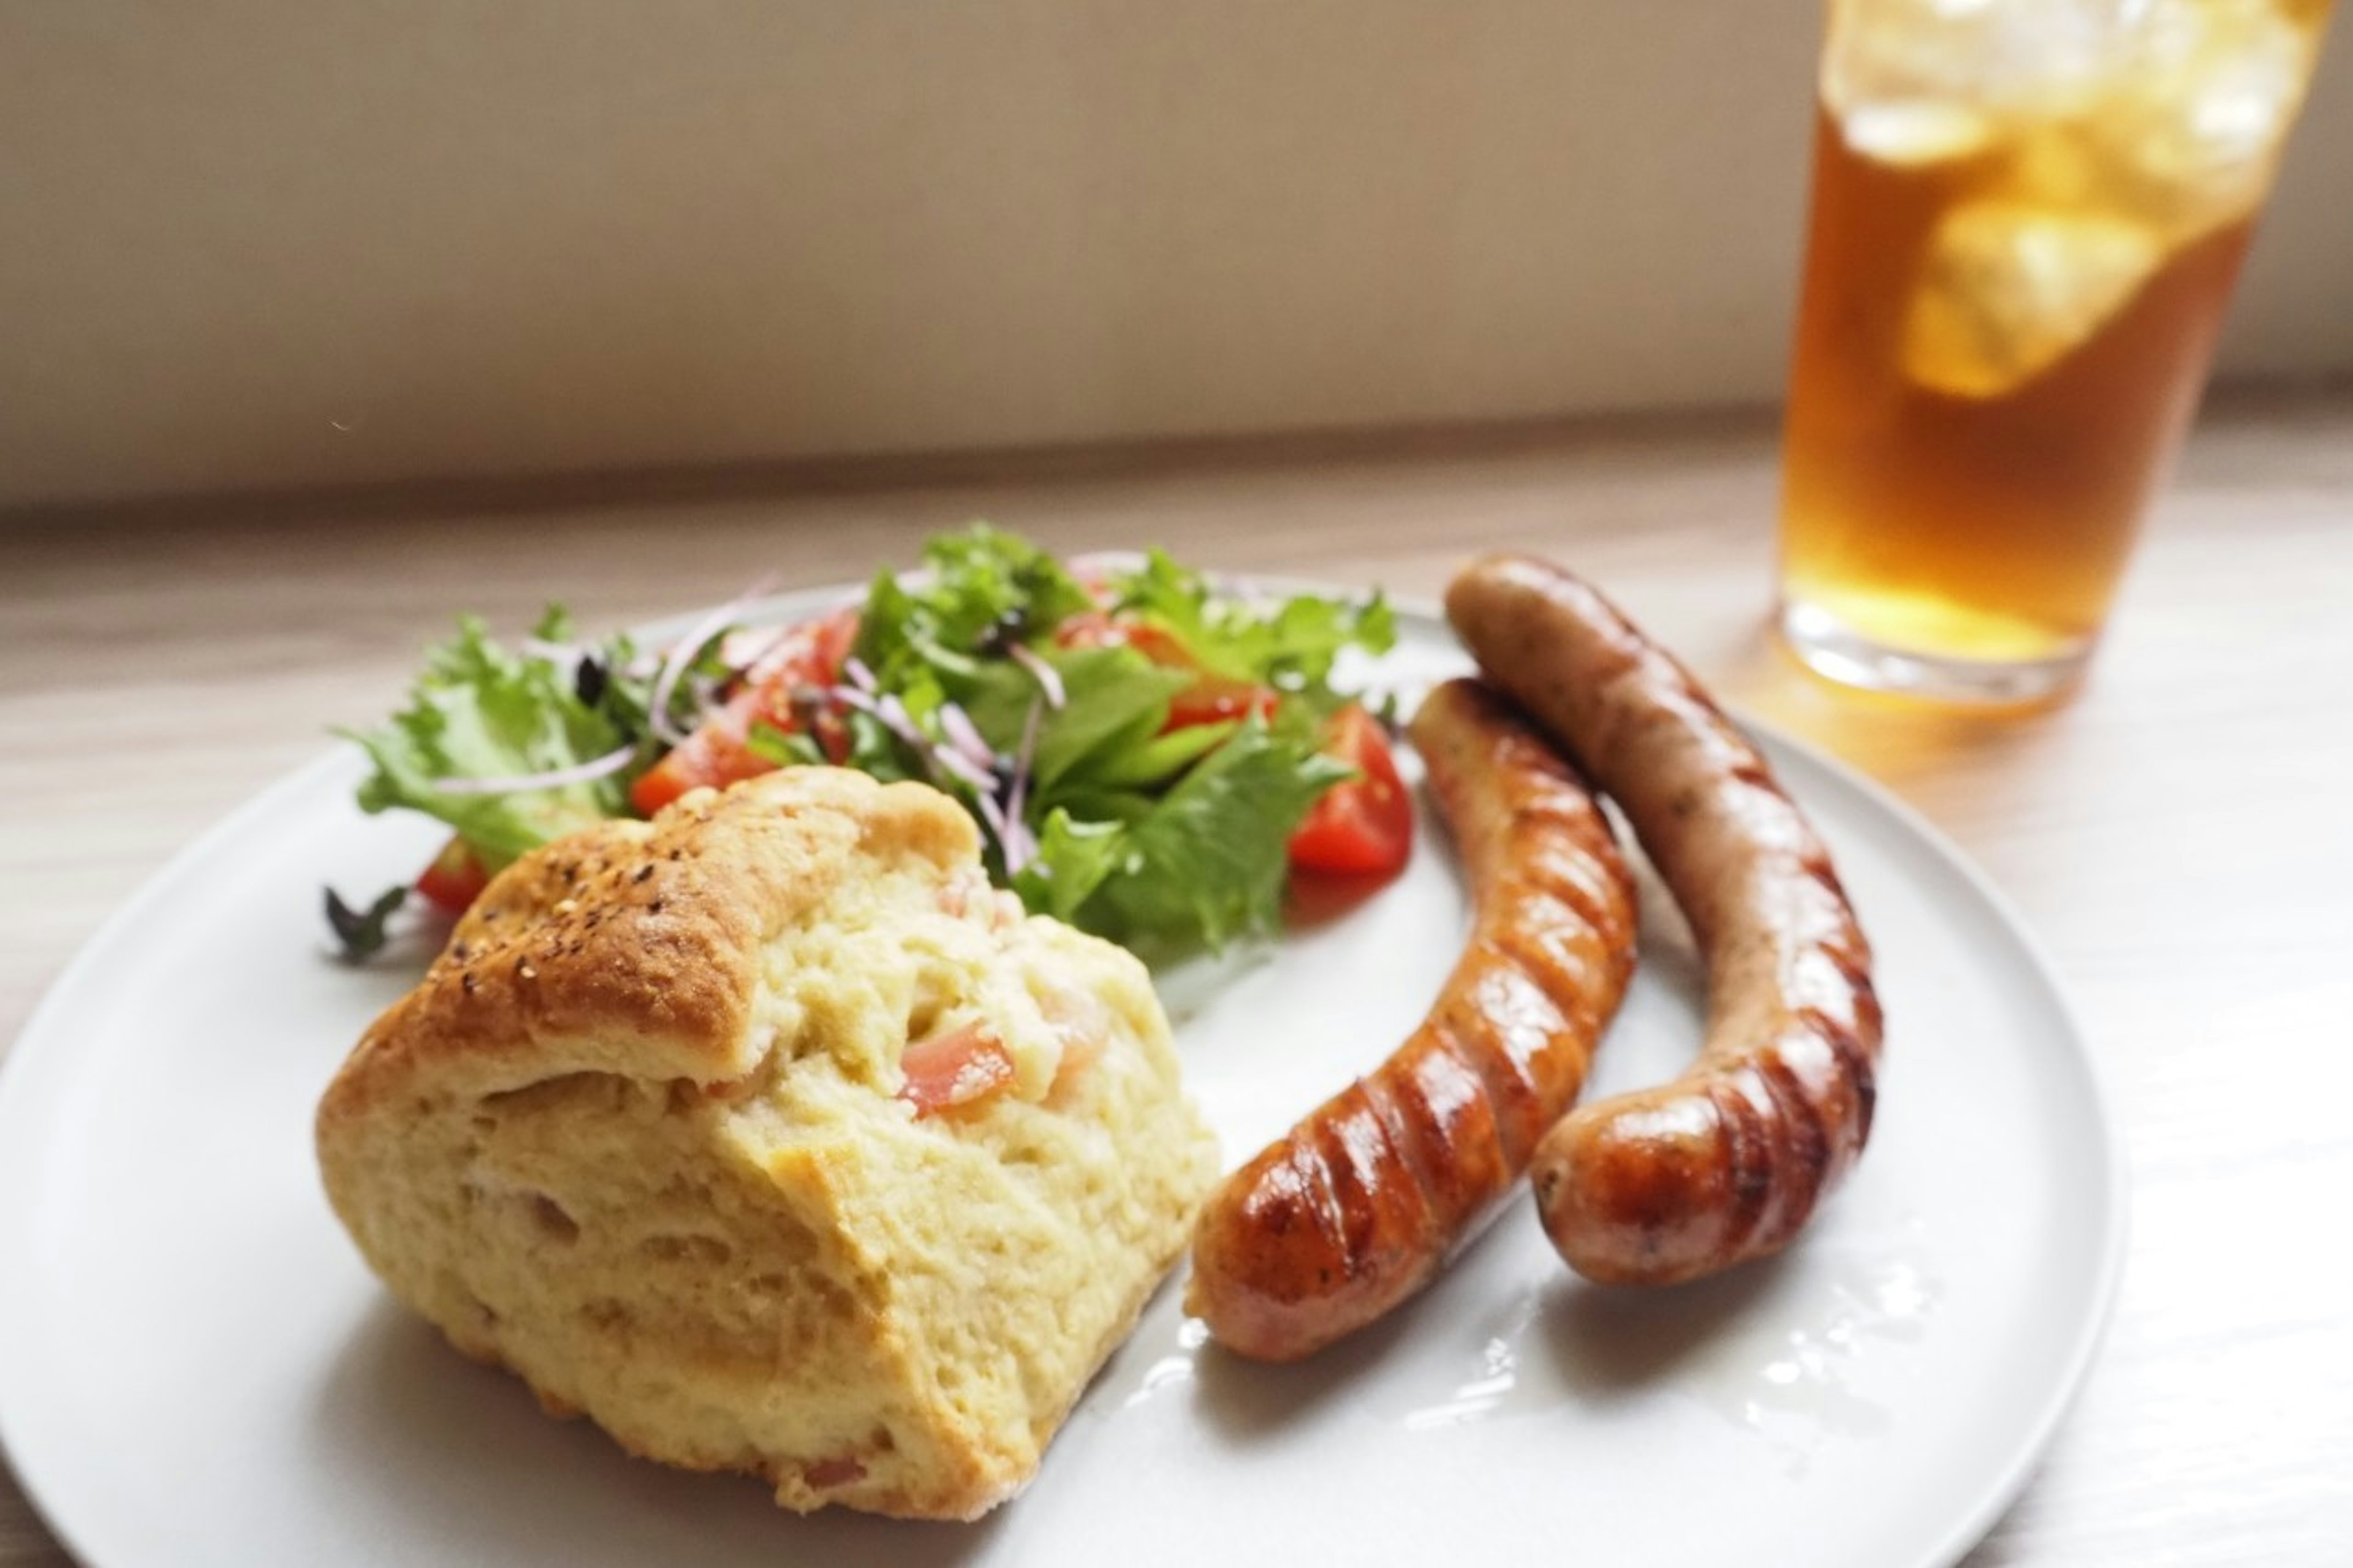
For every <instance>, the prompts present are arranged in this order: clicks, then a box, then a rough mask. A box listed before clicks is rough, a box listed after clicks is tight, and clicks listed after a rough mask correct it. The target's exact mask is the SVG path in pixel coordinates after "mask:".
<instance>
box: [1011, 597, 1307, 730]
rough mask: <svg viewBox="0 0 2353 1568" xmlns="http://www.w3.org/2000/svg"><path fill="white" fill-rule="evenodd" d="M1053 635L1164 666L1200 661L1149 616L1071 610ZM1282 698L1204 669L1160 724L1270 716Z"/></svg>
mask: <svg viewBox="0 0 2353 1568" xmlns="http://www.w3.org/2000/svg"><path fill="white" fill-rule="evenodd" d="M1054 641H1055V643H1056V645H1057V646H1059V647H1132V648H1134V650H1135V651H1136V652H1138V653H1140V654H1142V655H1143V656H1144V657H1145V658H1148V659H1150V660H1151V661H1152V662H1153V663H1155V664H1156V665H1159V666H1161V667H1162V668H1165V669H1193V670H1198V669H1200V668H1201V661H1200V660H1199V659H1198V658H1194V657H1193V650H1192V649H1190V648H1188V647H1186V646H1185V644H1184V643H1183V641H1182V640H1181V639H1179V638H1178V637H1176V634H1175V633H1174V632H1170V631H1166V630H1164V629H1162V628H1161V627H1159V626H1154V625H1153V624H1152V623H1150V622H1149V621H1135V620H1126V619H1123V618H1121V617H1119V616H1113V615H1111V614H1108V613H1106V612H1104V611H1102V610H1088V611H1085V612H1083V613H1082V614H1079V615H1075V616H1071V618H1070V619H1069V620H1067V621H1064V622H1063V623H1062V624H1061V625H1060V626H1057V627H1056V628H1055V629H1054ZM1281 700H1282V698H1281V696H1280V695H1279V694H1278V693H1277V692H1276V691H1275V690H1274V689H1273V688H1271V687H1266V686H1260V685H1257V684H1255V683H1254V682H1251V681H1248V680H1236V679H1233V678H1232V677H1230V676H1225V675H1212V674H1209V673H1208V671H1206V670H1204V671H1202V673H1201V675H1200V676H1199V678H1198V679H1196V680H1195V681H1194V682H1193V684H1192V685H1190V686H1188V687H1187V688H1186V689H1184V690H1182V691H1180V692H1178V693H1177V694H1176V698H1175V700H1172V701H1171V702H1170V703H1169V705H1168V722H1167V723H1166V724H1164V725H1162V726H1161V729H1160V732H1161V733H1162V734H1164V735H1165V734H1166V733H1167V732H1168V731H1171V730H1184V729H1189V728H1190V727H1192V726H1193V725H1195V724H1221V723H1224V722H1225V721H1227V720H1229V719H1240V718H1242V717H1244V716H1246V715H1248V714H1250V713H1256V714H1257V715H1258V716H1259V717H1260V718H1261V719H1271V718H1272V717H1273V716H1274V708H1275V704H1276V703H1277V702H1279V701H1281Z"/></svg>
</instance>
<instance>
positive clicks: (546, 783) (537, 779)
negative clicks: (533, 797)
mask: <svg viewBox="0 0 2353 1568" xmlns="http://www.w3.org/2000/svg"><path fill="white" fill-rule="evenodd" d="M637 754H638V746H637V742H634V741H632V742H629V743H628V745H626V746H617V747H616V748H614V749H613V750H612V751H609V752H606V753H605V754H604V755H603V756H601V757H597V758H595V759H593V760H591V761H589V762H585V763H574V764H573V765H572V766H570V767H568V768H550V769H549V770H548V771H547V772H545V773H521V774H518V775H516V776H515V777H512V778H503V779H437V780H435V781H434V784H433V788H434V791H435V793H437V794H439V795H522V794H523V793H525V792H526V791H530V790H542V789H562V788H564V787H565V785H566V784H593V783H594V782H596V780H598V779H601V778H605V777H607V776H609V775H610V774H613V773H619V772H620V771H621V770H622V769H623V768H626V767H628V765H629V759H630V758H632V757H634V756H636V755H637Z"/></svg>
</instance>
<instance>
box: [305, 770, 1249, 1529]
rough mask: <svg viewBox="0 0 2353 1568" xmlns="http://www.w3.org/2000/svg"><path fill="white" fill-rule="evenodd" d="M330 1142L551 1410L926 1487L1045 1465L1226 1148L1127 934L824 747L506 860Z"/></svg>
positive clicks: (383, 1039)
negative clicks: (1050, 908)
mask: <svg viewBox="0 0 2353 1568" xmlns="http://www.w3.org/2000/svg"><path fill="white" fill-rule="evenodd" d="M911 1044H913V1046H914V1047H916V1049H915V1051H914V1055H913V1058H912V1061H911V1063H910V1065H911V1066H913V1068H916V1069H917V1072H916V1077H917V1079H919V1080H920V1081H917V1082H915V1083H913V1085H912V1086H911V1083H910V1079H909V1076H908V1074H907V1072H906V1071H903V1070H902V1055H903V1054H904V1053H907V1052H908V1051H909V1049H910V1047H911ZM927 1063H928V1070H926V1064H927ZM943 1064H944V1065H943ZM911 1095H912V1096H913V1098H912V1099H911V1098H910V1097H911ZM916 1100H921V1101H922V1102H923V1114H920V1115H919V1114H918V1105H917V1103H916V1102H915V1101H916ZM318 1144H319V1161H320V1166H321V1169H322V1172H323V1173H324V1176H325V1180H326V1187H327V1193H328V1195H329V1197H330V1199H331V1200H332V1203H333V1205H334V1208H335V1212H336V1214H337V1215H340V1216H341V1217H342V1219H343V1224H344V1225H345V1226H348V1227H349V1229H350V1231H351V1233H352V1236H353V1239H354V1240H356V1241H357V1242H358V1244H359V1248H360V1250H361V1252H362V1253H364V1255H365V1256H366V1258H367V1260H368V1262H369V1264H370V1265H371V1266H372V1267H373V1268H375V1271H376V1273H377V1274H379V1275H380V1276H382V1277H383V1279H384V1280H385V1284H387V1285H388V1286H389V1287H390V1288H391V1289H392V1290H393V1292H394V1294H395V1295H396V1296H397V1297H399V1299H400V1300H403V1301H405V1302H406V1303H407V1305H408V1306H410V1307H411V1308H413V1309H415V1310H417V1311H418V1312H419V1313H421V1314H423V1315H424V1316H425V1317H426V1318H427V1319H428V1320H430V1321H432V1322H433V1323H434V1324H435V1325H437V1326H438V1328H439V1329H440V1330H441V1331H442V1332H443V1333H445V1334H446V1335H448V1338H449V1340H450V1342H452V1343H453V1344H455V1345H456V1346H457V1347H458V1348H459V1350H461V1351H464V1352H467V1353H468V1354H470V1355H473V1356H477V1357H480V1358H481V1359H482V1360H485V1361H490V1362H494V1363H500V1364H502V1365H505V1366H507V1367H510V1368H512V1370H513V1371H515V1372H516V1373H520V1374H521V1375H522V1377H523V1378H524V1379H526V1380H527V1381H528V1382H529V1383H530V1384H531V1385H532V1387H533V1389H534V1390H536V1391H537V1393H538V1394H539V1396H540V1399H541V1401H542V1403H543V1404H544V1405H546V1406H547V1407H548V1408H549V1409H550V1410H551V1411H554V1412H557V1413H561V1414H570V1413H574V1412H585V1413H586V1414H587V1415H589V1416H590V1417H592V1418H593V1419H594V1420H596V1423H597V1424H598V1425H599V1426H603V1427H604V1428H605V1429H606V1430H607V1432H609V1433H611V1434H612V1436H614V1437H615V1438H617V1439H618V1440H619V1442H620V1443H621V1444H622V1446H623V1447H627V1448H628V1449H629V1450H630V1451H631V1452H632V1453H636V1454H638V1455H641V1456H643V1457H645V1458H652V1459H659V1460H661V1461H664V1462H666V1463H670V1464H673V1465H681V1466H685V1467H689V1468H695V1469H721V1470H745V1471H752V1472H755V1473H757V1474H760V1475H762V1476H765V1478H766V1479H768V1480H769V1481H770V1482H771V1483H772V1484H773V1485H774V1486H775V1488H776V1499H777V1500H778V1501H779V1502H781V1503H783V1504H784V1505H786V1507H788V1508H794V1509H801V1510H809V1509H815V1508H818V1507H822V1506H824V1505H826V1504H828V1503H841V1504H846V1505H848V1506H849V1507H852V1508H858V1509H866V1510H873V1511H876V1512H881V1513H888V1514H895V1515H900V1516H902V1517H910V1518H925V1519H970V1518H974V1517H976V1516H977V1515H979V1514H981V1513H983V1512H985V1511H987V1510H988V1509H989V1508H991V1507H993V1506H995V1505H996V1504H997V1503H998V1502H1000V1501H1002V1500H1004V1499H1005V1498H1007V1497H1008V1496H1009V1495H1010V1494H1012V1493H1013V1492H1014V1491H1015V1490H1017V1489H1019V1488H1020V1486H1021V1485H1022V1484H1023V1483H1024V1482H1025V1481H1027V1480H1028V1479H1029V1477H1030V1476H1031V1474H1032V1473H1033V1472H1034V1471H1035V1470H1036V1468H1037V1467H1038V1462H1039V1457H1040V1455H1041V1454H1042V1452H1043V1450H1044V1448H1045V1447H1046V1444H1047V1442H1048V1440H1049V1439H1050V1437H1051V1436H1052V1435H1053V1433H1054V1430H1055V1428H1056V1426H1059V1425H1060V1422H1061V1420H1062V1418H1063V1416H1064V1415H1066V1414H1067V1413H1068V1412H1069V1410H1070V1407H1071V1404H1072V1403H1073V1402H1074V1401H1075V1400H1076V1399H1077V1398H1078V1396H1079V1394H1080V1392H1081V1391H1082V1389H1083V1388H1084V1386H1085V1384H1086V1383H1087V1380H1088V1379H1089V1378H1090V1377H1091V1376H1092V1374H1093V1373H1094V1371H1095V1369H1096V1368H1097V1367H1098V1366H1099V1365H1100V1364H1101V1363H1102V1362H1103V1359H1104V1357H1105V1356H1107V1355H1108V1354H1109V1353H1110V1352H1111V1350H1112V1349H1113V1346H1114V1345H1116V1344H1117V1343H1118V1342H1119V1341H1120V1340H1121V1339H1122V1338H1123V1337H1124V1335H1125V1334H1126V1333H1127V1331H1129V1329H1130V1328H1131V1327H1132V1326H1133V1324H1134V1320H1135V1317H1136V1315H1137V1313H1138V1312H1139V1311H1140V1310H1141V1309H1142V1307H1143V1304H1144V1302H1145V1299H1146V1298H1147V1297H1148V1296H1149V1295H1150V1294H1151V1292H1152V1290H1153V1289H1154V1287H1155V1285H1156V1284H1157V1282H1158V1281H1159V1279H1161V1277H1162V1275H1163V1274H1164V1273H1165V1272H1166V1269H1167V1268H1168V1267H1169V1265H1170V1264H1171V1262H1172V1261H1173V1260H1174V1259H1175V1258H1176V1255H1177V1253H1178V1252H1179V1251H1180V1250H1181V1249H1182V1248H1183V1247H1184V1245H1185V1243H1186V1241H1187V1236H1188V1233H1189V1230H1190V1227H1191V1225H1192V1221H1193V1217H1194V1215H1195V1212H1196V1210H1197V1208H1198V1205H1199V1204H1200V1201H1201V1199H1202V1198H1203V1196H1204V1195H1205V1194H1206V1193H1207V1191H1208V1188H1209V1186H1210V1184H1211V1183H1212V1182H1213V1180H1214V1179H1215V1175H1216V1164H1217V1161H1216V1153H1215V1149H1214V1145H1213V1143H1212V1141H1211V1138H1210V1135H1209V1133H1208V1130H1207V1128H1206V1127H1205V1126H1204V1124H1203V1123H1202V1121H1201V1120H1200V1118H1199V1116H1198V1113H1197V1112H1196V1111H1195V1110H1194V1109H1193V1107H1192V1106H1191V1104H1190V1103H1189V1102H1188V1101H1187V1100H1186V1099H1185V1097H1184V1095H1183V1093H1182V1091H1181V1089H1180V1086H1179V1084H1178V1081H1177V1067H1176V1056H1175V1053H1174V1051H1173V1049H1172V1047H1171V1046H1170V1043H1169V1038H1168V1026H1167V1021H1166V1018H1165V1016H1163V1015H1162V1013H1161V1010H1160V1005H1159V1003H1158V1001H1157V999H1156V998H1155V996H1154V994H1153V991H1152V986H1151V983H1150V981H1149V979H1148V978H1147V976H1146V975H1145V972H1144V969H1143V966H1142V965H1141V964H1139V963H1137V962H1136V961H1135V960H1134V958H1133V957H1131V956H1130V955H1129V954H1128V953H1126V952H1123V951H1122V950H1120V949H1118V948H1116V947H1113V946H1112V945H1111V944H1109V943H1107V942H1100V941H1097V940H1096V939H1094V938H1092V937H1089V936H1085V935H1082V934H1081V933H1079V932H1077V931H1072V930H1071V929H1070V928H1068V927H1067V926H1064V925H1062V924H1060V923H1059V922H1057V921H1050V920H1045V919H1042V918H1028V917H1025V916H1023V915H1022V914H1021V912H1020V910H1019V908H1018V904H1014V903H1012V902H1011V900H1010V899H1009V896H1007V895H999V894H997V893H996V892H994V891H993V890H992V889H990V888H989V886H988V883H987V879H986V877H985V875H984V874H983V872H982V870H981V868H980V863H979V844H978V837H977V835H976V830H975V828H974V826H973V824H972V822H971V819H970V818H969V817H967V816H965V813H964V812H963V811H962V810H961V809H960V808H959V807H958V806H956V805H955V803H954V802H952V801H950V800H949V799H948V798H947V797H946V796H944V795H941V794H939V793H938V792H937V791H934V790H932V789H929V788H926V787H924V786H922V785H919V784H887V785H886V784H877V783H876V782H874V781H873V780H872V779H871V778H868V777H867V776H865V775H864V774H861V773H850V772H846V771H841V770H837V769H831V768H789V769H786V770H783V771H781V772H778V773H770V774H766V775H764V776H762V777H760V778H756V779H753V780H750V781H748V782H746V783H744V784H738V785H736V786H735V787H733V789H731V790H729V791H727V792H726V793H724V794H715V793H713V792H711V791H708V790H702V791H697V792H696V793H694V794H692V795H689V796H687V797H686V798H685V799H683V800H681V801H680V802H679V803H678V804H677V805H673V806H671V807H670V809H668V810H666V811H664V812H663V813H662V814H661V815H660V816H658V817H656V818H655V819H654V820H653V821H651V822H649V823H647V822H614V823H608V824H606V825H604V826H599V827H596V828H594V829H591V830H589V831H588V832H586V833H583V834H580V835H578V836H576V837H572V838H569V839H566V840H565V841H563V842H562V843H559V844H555V845H552V846H550V847H547V848H545V849H543V850H541V851H539V852H537V853H535V854H533V855H531V856H529V857H527V858H524V859H522V861H520V862H518V863H517V864H516V865H514V866H513V867H512V868H510V869H508V870H507V871H506V872H504V873H503V874H501V876H500V877H499V878H498V879H496V880H495V881H493V882H492V883H491V887H490V889H488V891H486V892H485V893H484V894H483V895H482V897H481V899H480V901H479V902H478V903H477V904H476V905H475V908H474V910H473V912H472V913H470V914H469V915H468V916H467V917H466V918H465V920H464V921H461V922H460V923H459V926H458V928H457V930H456V931H454V932H452V934H451V938H450V942H449V944H448V948H447V950H446V951H445V952H443V953H442V955H441V957H440V958H439V959H438V961H437V962H436V963H434V965H433V967H432V968H431V970H429V971H428V972H427V974H426V976H425V978H424V981H423V982H422V983H421V984H419V985H418V986H417V989H416V990H415V991H414V992H412V993H410V994H408V995H407V996H406V997H405V998H404V999H402V1000H401V1001H400V1002H399V1003H397V1004H396V1005H394V1006H393V1007H392V1008H391V1009H390V1010H389V1011H388V1012H386V1013H385V1015H384V1016H383V1017H381V1018H379V1019H378V1020H377V1021H376V1023H375V1026H373V1027H371V1028H370V1029H369V1030H368V1032H367V1034H366V1035H365V1036H364V1037H363V1038H362V1039H361V1041H360V1042H359V1045H358V1046H357V1047H355V1048H354V1049H353V1052H352V1055H351V1058H350V1059H349V1060H348V1061H346V1062H345V1063H344V1064H343V1069H342V1071H341V1072H340V1073H339V1074H338V1075H337V1076H336V1078H335V1080H334V1082H333V1084H332V1086H331V1087H330V1088H329V1089H328V1090H327V1093H326V1097H325V1099H324V1100H323V1101H322V1104H321V1106H320V1108H319V1119H318Z"/></svg>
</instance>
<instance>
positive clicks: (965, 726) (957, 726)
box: [940, 702, 997, 768]
mask: <svg viewBox="0 0 2353 1568" xmlns="http://www.w3.org/2000/svg"><path fill="white" fill-rule="evenodd" d="M940 728H941V729H942V730H943V731H945V732H946V734H947V738H948V741H949V743H950V744H952V745H954V746H955V749H956V750H957V751H959V752H962V753H964V755H965V758H966V759H967V760H968V761H970V762H971V763H974V764H975V765H976V766H977V767H981V768H994V767H996V766H997V752H996V750H995V748H993V747H991V746H990V745H989V743H988V742H987V738H986V737H984V736H983V735H982V734H981V732H980V726H978V725H977V724H975V723H974V722H973V721H972V715H971V714H969V713H967V712H965V710H964V709H963V708H962V707H961V706H959V705H958V704H956V703H954V702H943V703H941V704H940Z"/></svg>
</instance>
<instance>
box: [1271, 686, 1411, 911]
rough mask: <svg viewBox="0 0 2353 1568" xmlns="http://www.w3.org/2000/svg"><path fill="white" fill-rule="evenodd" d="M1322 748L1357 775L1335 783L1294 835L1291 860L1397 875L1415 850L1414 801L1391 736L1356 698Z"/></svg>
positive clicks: (1314, 867) (1305, 865)
mask: <svg viewBox="0 0 2353 1568" xmlns="http://www.w3.org/2000/svg"><path fill="white" fill-rule="evenodd" d="M1324 753H1325V754H1326V755H1327V756H1331V757H1335V758H1337V759H1338V760H1339V761H1341V762H1344V763H1347V764H1348V765H1349V766H1350V767H1352V768H1355V769H1356V772H1357V774H1358V776H1357V777H1356V778H1353V779H1349V780H1347V781H1345V782H1344V783H1341V784H1334V785H1333V786H1332V787H1331V788H1330V789H1328V790H1326V791H1325V792H1324V794H1323V795H1321V796H1319V797H1318V798H1317V800H1316V802H1315V804H1314V805H1312V806H1310V807H1309V808H1308V810H1307V817H1306V820H1305V821H1303V822H1302V823H1301V824H1300V825H1299V830H1298V831H1297V832H1296V833H1294V834H1293V835H1292V836H1291V863H1292V864H1293V866H1296V867H1299V868H1302V869H1303V870H1309V871H1335V872H1343V873H1346V874H1348V875H1352V876H1376V877H1394V876H1396V875H1397V874H1398V872H1399V871H1401V870H1403V869H1405V863H1406V860H1407V858H1409V856H1411V855H1412V853H1413V801H1412V799H1411V798H1410V797H1409V796H1408V795H1407V794H1406V792H1405V784H1404V783H1403V781H1402V780H1400V779H1399V778H1398V771H1397V759H1396V758H1395V757H1393V756H1391V755H1390V754H1389V743H1388V737H1387V736H1385V735H1383V734H1382V733H1381V727H1380V726H1379V725H1378V724H1377V723H1375V722H1374V721H1373V716H1372V715H1371V714H1369V713H1367V712H1366V711H1365V710H1363V709H1362V708H1360V707H1358V706H1356V704H1355V703H1353V702H1352V703H1350V704H1349V705H1348V706H1347V707H1345V708H1343V709H1342V710H1340V711H1339V712H1338V714H1336V715H1335V717H1334V718H1333V721H1332V737H1331V740H1330V741H1329V742H1327V743H1326V744H1325V746H1324Z"/></svg>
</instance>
